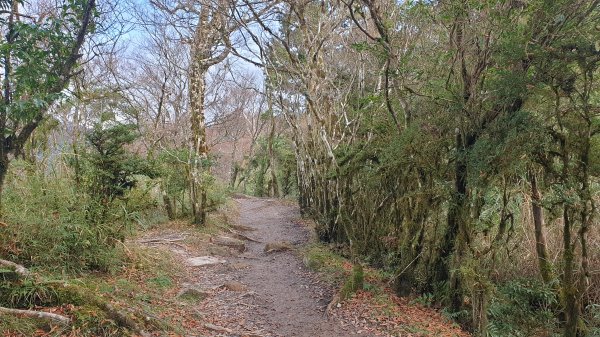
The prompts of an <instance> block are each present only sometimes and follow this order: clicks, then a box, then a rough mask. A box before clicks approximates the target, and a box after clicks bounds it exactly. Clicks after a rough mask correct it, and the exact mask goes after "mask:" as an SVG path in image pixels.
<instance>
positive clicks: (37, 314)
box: [0, 307, 71, 325]
mask: <svg viewBox="0 0 600 337" xmlns="http://www.w3.org/2000/svg"><path fill="white" fill-rule="evenodd" d="M0 314H7V315H14V316H24V317H31V318H38V319H43V320H49V321H52V322H53V323H56V324H60V325H69V324H71V319H70V318H69V317H66V316H62V315H57V314H53V313H50V312H44V311H34V310H21V309H11V308H5V307H0Z"/></svg>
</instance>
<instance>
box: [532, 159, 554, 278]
mask: <svg viewBox="0 0 600 337" xmlns="http://www.w3.org/2000/svg"><path fill="white" fill-rule="evenodd" d="M528 175H529V182H530V183H531V210H532V213H533V226H534V230H535V250H536V252H537V257H538V265H539V268H540V275H541V276H542V280H543V281H544V283H546V284H549V283H550V281H552V265H551V264H550V260H549V258H548V251H547V248H546V234H545V233H544V213H543V210H542V207H541V205H540V204H541V199H542V197H541V195H540V191H539V189H538V185H537V178H536V176H535V173H534V172H533V171H532V170H529V172H528Z"/></svg>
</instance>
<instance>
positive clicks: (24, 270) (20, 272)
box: [0, 259, 31, 277]
mask: <svg viewBox="0 0 600 337" xmlns="http://www.w3.org/2000/svg"><path fill="white" fill-rule="evenodd" d="M0 266H1V267H8V268H10V269H12V270H14V271H15V273H16V274H17V275H19V276H21V277H29V276H31V273H30V272H29V270H27V268H25V267H23V266H22V265H20V264H16V263H14V262H11V261H6V260H2V259H0Z"/></svg>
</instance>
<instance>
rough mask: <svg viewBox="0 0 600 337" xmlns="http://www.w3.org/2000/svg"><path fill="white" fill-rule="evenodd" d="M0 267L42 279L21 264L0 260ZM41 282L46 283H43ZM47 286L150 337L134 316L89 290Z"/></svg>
mask: <svg viewBox="0 0 600 337" xmlns="http://www.w3.org/2000/svg"><path fill="white" fill-rule="evenodd" d="M0 266H3V267H8V268H10V269H11V270H14V271H15V274H17V275H18V276H20V277H22V278H26V277H31V278H34V279H36V280H41V277H39V275H37V274H34V273H31V272H30V271H29V270H28V269H27V268H25V267H24V266H22V265H20V264H17V263H14V262H11V261H6V260H2V259H0ZM40 282H42V283H44V282H43V281H40ZM47 284H52V286H53V287H54V289H55V290H56V291H57V292H63V293H67V294H68V295H69V298H73V299H79V300H80V301H81V302H84V303H88V304H91V305H93V306H95V307H97V308H98V309H100V310H102V311H104V312H105V313H106V315H107V316H108V317H109V318H111V319H112V320H114V321H115V322H116V323H117V324H118V325H119V326H121V327H124V328H127V329H130V330H131V331H133V332H135V333H137V334H138V335H140V336H150V335H149V334H148V333H147V332H145V331H144V330H143V329H142V328H140V327H139V325H138V324H137V323H136V322H135V320H134V318H133V317H132V316H133V315H128V314H126V313H123V312H122V311H120V310H118V309H117V308H115V307H114V306H113V305H112V304H110V302H108V301H106V300H104V299H102V298H101V297H98V296H95V295H93V294H91V293H90V291H89V290H88V289H84V288H81V287H78V286H76V285H73V284H69V283H66V282H50V283H47ZM0 313H4V314H10V315H15V316H25V317H31V318H39V319H46V320H50V321H52V322H55V323H57V324H60V325H69V324H70V323H71V319H70V318H68V317H65V316H61V315H57V314H53V313H48V312H43V311H34V310H22V309H12V308H5V307H0ZM144 318H145V317H144Z"/></svg>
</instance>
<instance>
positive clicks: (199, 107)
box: [189, 56, 208, 225]
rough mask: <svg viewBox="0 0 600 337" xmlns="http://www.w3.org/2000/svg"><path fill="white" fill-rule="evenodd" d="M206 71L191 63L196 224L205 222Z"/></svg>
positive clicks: (206, 157)
mask: <svg viewBox="0 0 600 337" xmlns="http://www.w3.org/2000/svg"><path fill="white" fill-rule="evenodd" d="M197 57H198V56H197ZM193 62H197V61H193ZM207 71H208V68H207V67H203V66H202V65H200V64H193V65H192V66H191V71H190V89H189V91H190V94H189V96H190V118H191V125H192V153H191V163H190V164H191V169H190V174H191V179H190V197H191V202H192V216H193V220H192V221H193V223H194V224H196V225H204V224H205V223H206V186H205V183H204V181H203V174H204V170H205V166H206V162H207V161H208V144H207V143H206V121H205V116H204V99H205V90H206V79H205V77H206V73H207Z"/></svg>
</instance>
